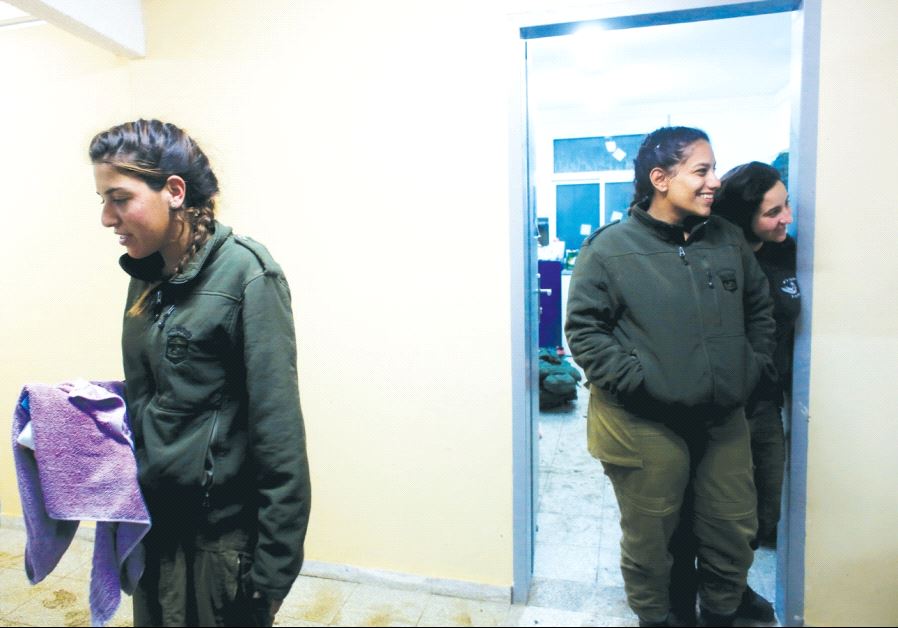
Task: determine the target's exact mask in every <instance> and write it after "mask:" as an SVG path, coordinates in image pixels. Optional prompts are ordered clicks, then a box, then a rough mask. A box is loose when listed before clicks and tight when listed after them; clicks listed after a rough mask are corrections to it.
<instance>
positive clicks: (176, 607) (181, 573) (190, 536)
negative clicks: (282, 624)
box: [134, 522, 274, 626]
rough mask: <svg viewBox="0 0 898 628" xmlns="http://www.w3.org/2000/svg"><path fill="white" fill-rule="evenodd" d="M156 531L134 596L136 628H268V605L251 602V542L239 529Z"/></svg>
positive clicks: (173, 528)
mask: <svg viewBox="0 0 898 628" xmlns="http://www.w3.org/2000/svg"><path fill="white" fill-rule="evenodd" d="M177 528H178V526H176V525H175V526H171V525H168V526H166V525H165V524H162V525H157V524H156V522H154V527H153V529H151V531H150V533H149V534H148V535H147V537H146V538H145V539H144V550H145V555H146V566H145V568H144V573H143V577H141V579H140V582H139V584H138V585H137V589H136V590H135V591H134V625H135V626H271V625H272V621H273V619H274V618H273V617H270V602H269V601H268V600H254V599H251V593H250V592H248V591H247V583H248V582H249V580H250V576H249V572H250V569H251V568H252V553H251V552H252V549H253V547H252V539H251V538H250V536H249V535H248V534H247V533H246V532H245V531H243V530H232V531H229V532H225V533H223V534H216V535H215V536H210V535H209V534H203V533H200V532H196V531H195V530H190V529H189V528H190V526H189V525H188V526H185V528H188V529H180V530H179V529H177Z"/></svg>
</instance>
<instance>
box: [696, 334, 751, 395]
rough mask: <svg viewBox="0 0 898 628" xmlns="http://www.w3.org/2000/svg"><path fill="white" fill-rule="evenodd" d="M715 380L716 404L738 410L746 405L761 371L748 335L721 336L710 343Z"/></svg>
mask: <svg viewBox="0 0 898 628" xmlns="http://www.w3.org/2000/svg"><path fill="white" fill-rule="evenodd" d="M707 345H708V354H709V356H710V358H711V373H712V377H713V381H714V399H713V402H714V404H715V405H717V406H720V407H723V408H735V407H737V406H741V405H744V404H745V402H746V400H747V399H748V396H749V394H751V392H752V390H754V387H755V386H756V385H757V383H758V381H759V380H760V375H761V370H760V368H759V365H758V361H757V360H756V359H755V355H754V351H753V350H752V348H751V345H750V344H749V343H748V339H747V338H746V337H745V335H744V334H739V335H731V336H717V337H715V338H709V339H708V340H707Z"/></svg>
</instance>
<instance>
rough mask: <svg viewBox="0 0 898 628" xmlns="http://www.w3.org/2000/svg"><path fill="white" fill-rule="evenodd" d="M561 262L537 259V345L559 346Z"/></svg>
mask: <svg viewBox="0 0 898 628" xmlns="http://www.w3.org/2000/svg"><path fill="white" fill-rule="evenodd" d="M561 267H562V263H561V262H556V261H554V260H539V346H540V347H560V346H561Z"/></svg>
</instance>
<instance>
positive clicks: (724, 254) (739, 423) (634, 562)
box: [565, 127, 774, 626]
mask: <svg viewBox="0 0 898 628" xmlns="http://www.w3.org/2000/svg"><path fill="white" fill-rule="evenodd" d="M714 166H715V160H714V153H713V151H712V150H711V145H710V143H709V140H708V136H707V135H706V134H705V133H704V132H702V131H700V130H698V129H692V128H688V127H665V128H661V129H658V130H656V131H654V132H652V133H651V134H649V135H648V136H647V137H646V139H645V141H644V142H643V144H642V146H641V147H640V149H639V153H638V155H637V157H636V160H635V164H634V168H635V172H636V177H635V186H636V193H635V196H634V203H633V206H632V207H631V208H630V217H629V219H628V220H627V221H625V222H621V223H612V224H611V225H608V226H606V227H604V228H602V229H600V230H599V231H597V232H595V233H594V234H593V235H591V236H590V237H589V238H587V240H586V242H585V243H584V245H583V247H582V248H581V252H580V255H579V256H578V259H577V264H576V266H575V268H574V273H573V276H572V279H571V287H570V295H569V298H568V310H567V321H566V325H565V331H566V334H567V339H568V343H569V345H570V348H571V352H572V353H573V356H574V359H575V360H576V361H577V363H578V364H579V365H580V366H581V367H582V368H583V369H584V371H585V372H586V377H587V379H588V380H589V382H590V384H591V386H590V390H591V395H590V404H589V415H588V443H589V449H590V452H591V453H592V454H593V455H594V456H595V457H597V458H598V459H599V460H601V461H602V465H603V467H604V469H605V473H606V474H607V475H608V477H609V478H610V480H611V483H612V485H613V486H614V491H615V494H616V496H617V500H618V504H619V506H620V512H621V529H622V533H623V535H622V538H621V571H622V573H623V577H624V585H625V588H626V592H627V599H628V602H629V605H630V608H632V609H633V611H634V612H635V613H636V615H637V616H638V617H639V621H640V625H644V626H650V625H669V622H670V621H673V618H672V617H670V610H671V604H670V596H669V585H670V570H671V564H672V562H673V558H672V554H671V547H670V543H671V538H672V535H673V532H674V529H675V528H676V527H677V525H678V523H679V519H680V510H681V507H682V506H683V503H684V499H687V500H690V499H694V516H693V517H692V524H693V530H694V532H695V535H696V537H697V538H698V540H699V546H698V556H699V562H698V567H699V585H698V586H699V595H700V598H701V614H702V619H703V622H704V624H705V625H715V626H724V625H731V624H732V622H733V620H734V619H735V616H736V610H737V608H738V607H739V605H740V602H741V600H742V595H743V592H744V591H745V590H746V577H747V574H748V569H749V567H750V566H751V563H752V558H753V553H752V549H751V546H750V543H751V541H752V539H753V538H754V536H755V533H756V523H757V520H756V515H755V501H756V498H755V490H754V483H753V480H752V472H751V452H750V446H749V434H748V426H747V425H746V422H745V416H744V412H743V408H742V406H743V404H744V403H745V400H746V399H747V398H748V395H749V393H751V391H752V390H754V387H755V385H756V384H757V383H758V381H759V379H760V378H761V374H762V372H763V371H767V370H769V366H770V363H771V357H770V354H771V352H772V350H773V331H774V323H773V318H772V316H771V310H772V304H771V302H770V295H769V292H768V289H767V281H766V279H765V277H764V273H763V271H761V269H760V267H759V266H758V264H757V262H756V261H755V258H754V255H753V254H752V251H751V249H750V248H749V247H748V246H747V244H746V242H745V239H744V238H743V237H742V234H741V233H739V231H738V229H736V228H734V227H733V226H732V225H731V224H730V223H728V222H727V221H725V220H721V219H719V218H717V217H714V216H710V214H711V203H712V200H713V197H714V192H715V191H716V190H717V188H718V187H719V185H720V181H719V180H718V179H717V177H716V176H715V174H714ZM687 492H688V493H689V494H691V495H693V496H694V497H689V496H688V495H687Z"/></svg>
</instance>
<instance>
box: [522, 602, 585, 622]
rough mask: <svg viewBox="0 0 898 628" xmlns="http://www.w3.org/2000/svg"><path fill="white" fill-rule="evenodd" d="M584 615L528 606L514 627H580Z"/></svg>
mask: <svg viewBox="0 0 898 628" xmlns="http://www.w3.org/2000/svg"><path fill="white" fill-rule="evenodd" d="M586 619H587V615H586V614H585V613H577V612H573V611H562V610H558V609H556V608H541V607H539V606H528V607H526V608H525V609H524V611H523V612H522V613H521V615H520V617H518V619H517V623H515V624H513V625H515V626H559V627H560V626H582V625H583V622H584V621H586Z"/></svg>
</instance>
